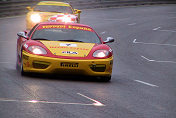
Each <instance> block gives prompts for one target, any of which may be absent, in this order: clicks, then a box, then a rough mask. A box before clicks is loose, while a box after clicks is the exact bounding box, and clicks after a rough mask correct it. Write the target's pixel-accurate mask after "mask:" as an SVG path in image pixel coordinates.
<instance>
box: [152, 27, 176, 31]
mask: <svg viewBox="0 0 176 118" xmlns="http://www.w3.org/2000/svg"><path fill="white" fill-rule="evenodd" d="M153 30H154V31H161V32H176V31H175V30H161V27H156V28H154V29H153Z"/></svg>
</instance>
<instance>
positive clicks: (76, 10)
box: [74, 9, 82, 14]
mask: <svg viewBox="0 0 176 118" xmlns="http://www.w3.org/2000/svg"><path fill="white" fill-rule="evenodd" d="M74 12H75V13H78V14H80V13H81V12H82V11H81V10H79V9H74Z"/></svg>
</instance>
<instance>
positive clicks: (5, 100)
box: [0, 98, 95, 106]
mask: <svg viewBox="0 0 176 118" xmlns="http://www.w3.org/2000/svg"><path fill="white" fill-rule="evenodd" d="M0 102H20V103H44V104H66V105H86V106H95V105H94V104H83V103H66V102H49V101H40V100H29V101H25V100H11V99H1V98H0Z"/></svg>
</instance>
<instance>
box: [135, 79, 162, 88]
mask: <svg viewBox="0 0 176 118" xmlns="http://www.w3.org/2000/svg"><path fill="white" fill-rule="evenodd" d="M134 81H135V82H139V83H142V84H145V85H148V86H151V87H159V86H157V85H154V84H150V83H147V82H144V81H140V80H134Z"/></svg>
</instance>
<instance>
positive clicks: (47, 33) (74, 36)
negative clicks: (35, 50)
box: [31, 28, 101, 44]
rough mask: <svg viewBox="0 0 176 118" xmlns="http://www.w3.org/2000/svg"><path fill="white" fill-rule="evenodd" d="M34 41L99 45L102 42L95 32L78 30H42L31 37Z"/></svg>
mask: <svg viewBox="0 0 176 118" xmlns="http://www.w3.org/2000/svg"><path fill="white" fill-rule="evenodd" d="M31 39H32V40H49V41H71V42H85V43H98V44H100V43H101V41H100V39H99V37H98V36H97V34H96V33H95V32H91V31H84V30H76V29H58V28H52V29H40V30H36V31H35V32H34V34H33V35H32V37H31Z"/></svg>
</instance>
